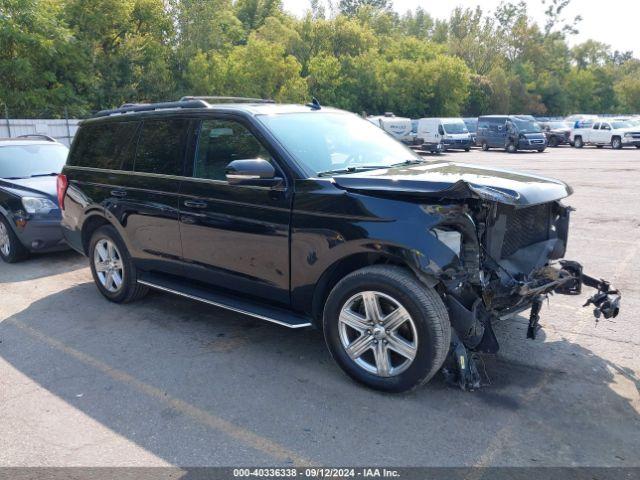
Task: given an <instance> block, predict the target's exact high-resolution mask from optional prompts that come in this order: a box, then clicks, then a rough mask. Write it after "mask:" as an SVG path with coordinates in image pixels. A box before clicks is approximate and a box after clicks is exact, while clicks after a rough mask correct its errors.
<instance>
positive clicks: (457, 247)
mask: <svg viewBox="0 0 640 480" xmlns="http://www.w3.org/2000/svg"><path fill="white" fill-rule="evenodd" d="M431 231H432V232H433V234H434V235H435V237H436V238H437V239H438V240H440V241H441V242H442V243H444V244H445V245H446V246H447V248H449V249H450V250H453V252H454V253H455V254H456V255H457V256H458V257H459V256H460V251H461V250H462V234H461V233H460V232H456V231H455V230H441V229H439V228H434V229H433V230H431Z"/></svg>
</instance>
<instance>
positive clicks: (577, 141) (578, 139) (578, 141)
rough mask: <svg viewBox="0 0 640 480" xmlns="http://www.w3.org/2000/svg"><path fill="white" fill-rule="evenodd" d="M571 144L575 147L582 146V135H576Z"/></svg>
mask: <svg viewBox="0 0 640 480" xmlns="http://www.w3.org/2000/svg"><path fill="white" fill-rule="evenodd" d="M573 146H574V147H576V148H582V147H584V142H583V141H582V137H576V138H575V140H574V141H573Z"/></svg>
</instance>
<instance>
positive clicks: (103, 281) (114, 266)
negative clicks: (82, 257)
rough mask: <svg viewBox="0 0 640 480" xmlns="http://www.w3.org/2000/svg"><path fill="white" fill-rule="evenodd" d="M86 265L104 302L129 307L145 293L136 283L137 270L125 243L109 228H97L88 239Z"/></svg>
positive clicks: (145, 290)
mask: <svg viewBox="0 0 640 480" xmlns="http://www.w3.org/2000/svg"><path fill="white" fill-rule="evenodd" d="M89 262H90V264H91V274H92V275H93V280H94V282H95V283H96V286H97V287H98V290H99V291H100V293H101V294H102V295H103V296H104V297H105V298H106V299H107V300H109V301H111V302H114V303H129V302H133V301H135V300H138V299H140V298H142V297H143V296H144V295H145V294H146V293H147V291H148V289H147V287H145V286H144V285H140V284H139V283H138V274H137V270H136V267H135V265H134V264H133V261H132V259H131V256H130V255H129V252H128V250H127V247H126V245H125V244H124V241H123V240H122V238H120V235H118V232H117V231H116V229H115V228H113V227H112V226H111V225H105V226H104V227H100V228H99V229H97V230H96V231H95V233H94V234H93V236H92V237H91V242H90V244H89Z"/></svg>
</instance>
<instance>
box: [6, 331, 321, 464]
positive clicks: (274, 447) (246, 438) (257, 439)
mask: <svg viewBox="0 0 640 480" xmlns="http://www.w3.org/2000/svg"><path fill="white" fill-rule="evenodd" d="M7 322H8V323H9V322H10V323H11V324H13V325H15V326H16V327H18V328H19V329H20V330H22V331H23V332H25V333H26V334H28V335H29V336H31V337H33V338H35V339H37V340H40V341H41V342H43V343H46V344H47V345H49V346H50V347H53V348H55V349H56V350H59V351H61V352H63V353H65V354H67V355H69V356H70V357H73V358H75V359H76V360H78V361H80V362H82V363H84V364H85V365H88V366H90V367H92V368H94V369H96V370H99V371H100V372H102V373H104V374H105V375H107V376H109V377H111V378H113V379H114V380H116V381H118V382H121V383H124V384H126V385H127V386H129V387H131V388H133V389H135V390H137V391H139V392H141V393H144V394H145V395H148V396H149V397H152V398H154V399H155V400H158V401H161V402H163V403H166V404H168V405H169V406H171V407H172V408H174V409H175V410H177V411H179V412H181V413H182V414H184V415H187V416H189V417H191V418H192V419H194V420H196V421H197V422H199V423H202V424H204V425H206V426H208V427H209V428H211V429H213V430H217V431H220V432H222V433H224V434H226V435H228V436H229V437H231V438H233V439H235V440H238V441H239V442H241V443H243V444H245V445H247V446H249V447H251V448H254V449H255V450H258V451H260V452H263V453H266V454H268V455H270V456H271V457H274V458H277V459H278V460H283V461H291V462H293V465H295V466H310V465H313V463H312V462H311V461H310V460H308V459H306V458H304V457H302V456H300V455H298V454H297V453H295V452H293V451H291V450H288V449H287V448H286V447H283V446H282V445H279V444H278V443H276V442H273V441H271V440H269V439H268V438H265V437H261V436H260V435H258V434H256V433H254V432H252V431H250V430H247V429H246V428H243V427H240V426H238V425H235V424H233V423H231V422H229V421H227V420H224V419H222V418H220V417H216V416H215V415H212V414H210V413H209V412H206V411H204V410H202V409H200V408H198V407H195V406H193V405H191V404H190V403H187V402H185V401H184V400H180V399H179V398H174V397H171V396H170V395H168V394H167V393H166V392H164V391H162V390H160V389H159V388H156V387H154V386H152V385H149V384H147V383H144V382H142V381H140V380H138V379H137V378H135V377H133V376H131V375H129V374H128V373H125V372H123V371H121V370H118V369H117V368H114V367H111V366H110V365H108V364H106V363H104V362H102V361H100V360H98V359H96V358H94V357H92V356H90V355H87V354H86V353H83V352H81V351H79V350H76V349H75V348H72V347H69V346H68V345H65V344H64V343H62V342H61V341H59V340H56V339H54V338H51V337H49V336H48V335H46V334H44V333H42V332H41V331H39V330H36V329H35V328H33V327H30V326H28V325H25V324H24V323H22V322H20V321H18V320H15V319H11V320H7Z"/></svg>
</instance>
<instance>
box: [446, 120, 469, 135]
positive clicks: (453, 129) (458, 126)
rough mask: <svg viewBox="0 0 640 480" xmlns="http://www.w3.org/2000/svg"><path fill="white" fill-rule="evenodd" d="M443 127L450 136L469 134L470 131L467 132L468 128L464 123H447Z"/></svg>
mask: <svg viewBox="0 0 640 480" xmlns="http://www.w3.org/2000/svg"><path fill="white" fill-rule="evenodd" d="M443 126H444V131H445V132H446V133H449V134H456V133H469V130H467V126H466V125H465V124H464V123H463V122H460V123H458V122H456V123H445V124H443Z"/></svg>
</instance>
